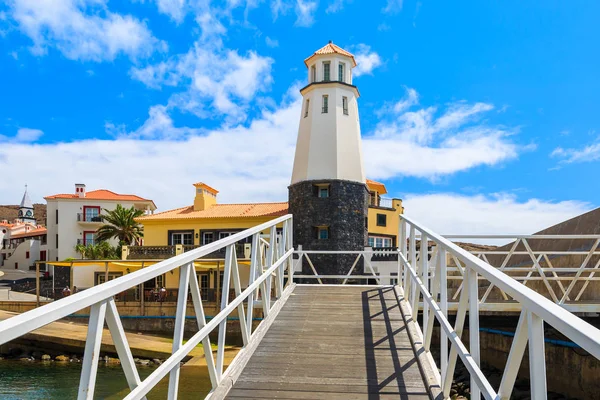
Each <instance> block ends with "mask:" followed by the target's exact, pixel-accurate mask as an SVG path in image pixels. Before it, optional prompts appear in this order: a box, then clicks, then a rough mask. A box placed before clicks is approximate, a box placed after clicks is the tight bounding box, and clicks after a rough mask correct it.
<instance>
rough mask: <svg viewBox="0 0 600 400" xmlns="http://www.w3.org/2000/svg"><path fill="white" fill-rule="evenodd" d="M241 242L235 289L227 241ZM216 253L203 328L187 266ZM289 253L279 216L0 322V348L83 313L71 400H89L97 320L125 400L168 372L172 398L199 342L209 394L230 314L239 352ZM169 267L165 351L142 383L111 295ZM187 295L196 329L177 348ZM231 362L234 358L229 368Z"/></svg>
mask: <svg viewBox="0 0 600 400" xmlns="http://www.w3.org/2000/svg"><path fill="white" fill-rule="evenodd" d="M278 225H283V230H282V232H281V233H280V234H278V233H277V226H278ZM261 232H268V234H269V241H268V242H267V241H266V240H265V239H264V238H262V237H261ZM246 237H252V244H253V245H252V255H251V260H250V275H249V282H248V286H247V288H246V289H245V290H243V291H242V282H240V275H239V269H238V263H237V255H236V246H235V243H236V242H238V241H239V240H241V239H244V238H246ZM259 244H260V245H259ZM221 248H225V249H226V255H225V267H224V279H223V290H222V300H221V311H220V312H219V313H218V314H217V315H216V316H215V317H214V318H212V319H211V320H210V321H209V322H206V318H205V315H204V308H203V302H202V298H201V296H200V289H199V287H198V281H197V280H196V275H195V268H194V260H196V259H198V258H201V257H203V256H205V255H207V254H209V253H211V252H214V251H216V250H219V249H221ZM292 254H293V246H292V216H291V215H287V216H283V217H280V218H277V219H274V220H272V221H270V222H267V223H264V224H262V225H258V226H256V227H254V228H251V229H247V230H245V231H242V232H239V233H236V234H234V235H231V236H229V237H227V238H224V239H221V240H218V241H216V242H213V243H210V244H208V245H205V246H202V247H200V248H197V249H194V250H191V251H189V252H186V253H183V254H181V255H178V256H175V257H173V258H170V259H167V260H164V261H161V262H159V263H157V264H155V265H153V266H150V267H147V268H144V269H142V270H139V271H136V272H133V273H130V274H127V275H125V276H123V277H120V278H117V279H114V280H112V281H110V282H107V283H104V284H101V285H98V286H95V287H92V288H90V289H88V290H85V291H82V292H80V293H77V294H75V295H72V296H69V297H67V298H64V299H61V300H58V301H55V302H53V303H50V304H47V305H45V306H43V307H40V308H37V309H35V310H32V311H29V312H26V313H23V314H20V315H17V316H14V317H12V318H10V319H8V320H5V321H2V322H0V345H2V344H4V343H7V342H9V341H11V340H13V339H16V338H18V337H20V336H22V335H25V334H26V333H29V332H31V331H33V330H35V329H38V328H40V327H42V326H44V325H47V324H49V323H51V322H54V321H57V320H59V319H61V318H64V317H66V316H68V315H70V314H72V313H74V312H76V311H78V310H81V309H82V308H86V307H90V318H89V324H88V334H87V341H86V345H85V353H84V357H83V364H82V372H81V378H80V384H79V391H78V398H79V399H92V398H93V396H94V388H95V383H96V372H97V367H98V360H99V357H100V346H101V342H102V333H103V326H104V322H106V323H107V325H108V329H109V331H110V333H111V336H112V338H113V342H114V345H115V348H116V352H117V354H118V357H119V359H120V361H121V365H122V367H123V371H124V372H125V377H126V379H127V383H128V385H129V388H130V390H131V392H130V393H129V394H128V395H127V396H126V397H125V398H126V399H142V398H145V396H146V394H147V393H149V392H150V390H151V389H152V388H153V387H155V386H156V385H157V384H158V383H159V382H160V380H161V379H162V378H163V377H165V376H166V375H167V374H170V376H169V388H168V398H169V399H176V398H177V392H178V384H179V366H180V362H181V361H182V360H183V359H184V358H185V357H186V356H187V355H188V354H189V353H190V352H191V351H192V350H193V349H194V348H195V347H196V346H197V345H198V344H199V343H202V345H203V348H204V351H205V356H206V363H207V365H208V371H209V376H210V380H211V384H212V387H213V390H214V389H215V388H216V387H217V386H218V385H219V383H220V382H221V381H222V379H223V377H224V375H225V374H226V371H224V368H223V363H224V351H225V337H226V335H225V333H226V329H227V316H228V315H230V314H231V313H232V312H233V311H234V310H237V312H238V317H239V318H238V319H239V324H240V329H241V333H242V340H243V343H244V346H246V345H247V344H248V341H249V340H250V339H251V337H252V334H253V330H252V319H253V318H252V317H253V310H254V307H255V302H258V300H259V294H260V303H261V304H262V310H263V313H264V315H265V317H266V316H267V315H268V314H269V311H270V310H271V309H272V307H274V306H275V304H276V303H277V301H278V300H276V301H275V302H272V301H271V295H270V294H271V288H272V285H273V284H274V286H275V293H276V299H279V298H280V297H281V295H282V293H283V290H284V274H285V269H287V270H288V274H293V269H292ZM175 269H179V295H178V298H177V313H176V320H175V329H174V337H173V352H172V354H171V356H170V357H169V358H168V359H167V360H165V362H164V363H163V364H161V365H160V366H159V367H158V368H157V369H156V370H154V372H152V373H151V374H150V375H149V376H148V377H147V378H146V379H144V380H143V381H142V380H140V377H139V374H138V371H137V369H136V366H135V363H134V361H133V356H132V354H131V350H130V348H129V345H128V342H127V337H126V336H125V332H124V330H123V326H122V324H121V321H120V318H119V314H118V311H117V307H116V305H115V301H114V296H115V295H117V294H118V293H121V292H123V291H125V290H127V289H130V288H135V287H137V286H138V285H140V284H142V283H143V282H146V281H148V280H150V279H153V278H155V277H157V276H160V275H163V274H165V273H167V272H169V271H173V270H175ZM230 281H233V286H234V289H235V294H236V297H235V298H234V299H233V300H231V301H229V296H228V294H229V285H230ZM291 282H292V280H291V279H290V280H288V285H289V284H290V283H291ZM188 293H189V294H191V298H192V303H193V306H194V310H195V315H196V320H197V323H198V332H197V333H196V334H194V335H193V336H192V337H191V338H190V339H189V340H188V341H187V342H186V343H185V344H183V332H184V322H185V317H186V308H187V299H188ZM244 301H246V305H244ZM217 328H218V329H219V334H218V348H217V354H216V360H215V358H214V357H213V352H212V349H211V346H210V339H209V336H208V335H209V333H211V332H212V331H214V330H215V329H217ZM243 351H244V349H242V350H241V351H240V353H239V354H238V356H239V355H241V354H242V353H243ZM234 362H235V360H234V361H233V362H232V364H233V363H234Z"/></svg>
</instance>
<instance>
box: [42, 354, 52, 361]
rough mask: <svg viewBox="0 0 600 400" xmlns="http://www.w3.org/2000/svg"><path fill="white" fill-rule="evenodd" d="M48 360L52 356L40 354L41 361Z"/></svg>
mask: <svg viewBox="0 0 600 400" xmlns="http://www.w3.org/2000/svg"><path fill="white" fill-rule="evenodd" d="M50 360H52V357H50V356H49V355H48V354H43V355H42V361H50Z"/></svg>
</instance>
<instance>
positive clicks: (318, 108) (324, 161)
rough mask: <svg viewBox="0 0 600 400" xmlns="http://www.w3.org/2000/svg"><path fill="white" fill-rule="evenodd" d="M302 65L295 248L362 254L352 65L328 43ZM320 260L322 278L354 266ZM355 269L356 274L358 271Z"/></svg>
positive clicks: (364, 201)
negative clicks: (303, 83)
mask: <svg viewBox="0 0 600 400" xmlns="http://www.w3.org/2000/svg"><path fill="white" fill-rule="evenodd" d="M304 64H305V65H306V67H307V69H308V85H306V86H305V87H304V88H302V89H301V90H300V93H301V94H302V112H301V115H300V125H299V128H298V139H297V142H296V154H295V157H294V169H293V172H292V181H291V185H290V186H289V206H290V213H291V214H293V216H294V247H296V246H298V245H301V246H302V248H303V249H304V250H363V249H364V246H365V245H366V239H367V212H368V208H367V207H368V189H367V186H366V182H365V173H364V168H363V161H362V148H361V137H360V124H359V117H358V104H357V99H358V97H359V93H358V89H357V88H356V86H354V85H353V84H352V69H353V68H354V67H356V60H355V59H354V56H353V55H352V54H350V53H349V52H347V51H346V50H344V49H342V48H340V47H339V46H336V45H335V44H333V43H332V42H331V41H330V42H329V43H328V44H327V45H326V46H324V47H323V48H321V49H319V50H317V51H316V52H315V53H314V54H313V55H311V56H310V57H308V58H307V59H306V60H304ZM315 258H316V256H315V257H313V256H312V255H311V259H313V260H314V259H315ZM318 258H319V260H320V261H319V264H320V265H319V266H317V265H316V262H315V267H316V268H317V271H318V272H319V273H320V274H327V275H337V274H345V273H347V272H348V270H349V268H350V267H351V265H352V261H350V262H349V263H348V262H347V260H346V258H348V257H346V256H343V257H338V256H335V257H334V256H327V257H324V256H320V257H318ZM354 258H356V256H354ZM346 264H347V265H346ZM356 270H360V269H359V268H358V266H357V268H356ZM313 283H314V282H313Z"/></svg>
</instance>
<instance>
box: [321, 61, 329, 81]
mask: <svg viewBox="0 0 600 400" xmlns="http://www.w3.org/2000/svg"><path fill="white" fill-rule="evenodd" d="M330 67H331V63H329V61H327V62H324V63H323V80H324V81H326V82H327V81H330V80H331V76H330V71H329V68H330Z"/></svg>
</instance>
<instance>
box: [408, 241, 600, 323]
mask: <svg viewBox="0 0 600 400" xmlns="http://www.w3.org/2000/svg"><path fill="white" fill-rule="evenodd" d="M444 238H446V239H452V240H454V241H457V240H458V239H460V241H461V242H462V241H469V242H471V241H477V242H481V241H482V240H485V241H488V242H489V241H492V242H495V241H498V240H503V241H506V240H507V239H508V240H510V241H511V242H510V243H509V244H507V245H505V246H502V247H499V248H490V249H486V248H484V247H483V246H481V248H477V247H475V248H473V249H472V250H469V252H470V253H472V254H473V255H475V256H477V257H478V258H480V259H482V260H483V261H485V262H487V263H488V264H491V265H493V266H494V267H496V268H498V269H499V270H500V271H503V272H504V273H506V274H508V275H509V276H511V277H512V278H513V279H515V280H517V281H518V282H521V283H523V285H526V286H527V285H528V284H529V285H530V286H532V288H534V289H535V290H536V291H537V292H538V293H544V294H546V293H547V296H548V297H549V298H550V299H551V300H552V301H554V302H555V303H557V304H560V305H562V306H563V307H564V308H566V309H568V310H569V311H572V312H586V311H588V312H589V311H595V312H597V311H599V310H600V304H599V300H600V298H598V297H597V294H596V291H595V290H594V289H596V288H597V287H599V286H600V285H599V284H598V283H597V282H596V281H600V276H596V274H597V273H598V272H600V270H599V268H600V246H599V245H600V235H444ZM419 239H420V238H419V237H417V240H419ZM552 247H555V248H554V249H553V248H552ZM449 261H450V264H449V265H448V268H447V270H448V280H449V281H456V280H458V281H461V282H459V285H458V287H456V285H454V286H455V287H454V288H453V289H454V290H453V293H451V294H450V296H451V298H452V300H456V299H457V298H458V295H459V294H460V292H461V290H462V288H463V283H462V279H463V277H464V266H463V263H461V261H460V260H458V259H457V257H455V256H453V255H450V260H449ZM450 283H452V282H450ZM494 288H495V286H494V284H493V283H490V284H489V285H488V287H487V288H486V290H485V293H484V294H483V296H482V297H481V300H480V307H483V308H484V309H486V310H495V311H499V310H506V311H514V307H513V306H512V305H511V304H514V302H510V300H509V299H508V297H507V296H506V293H504V292H503V291H502V290H499V289H498V288H496V289H497V290H496V292H499V293H496V296H494V294H493V289H494ZM591 288H593V289H592V290H590V289H591ZM490 295H491V296H490ZM502 303H504V304H502Z"/></svg>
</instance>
